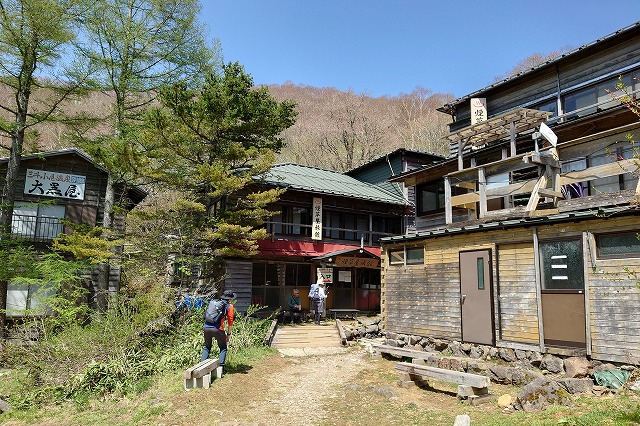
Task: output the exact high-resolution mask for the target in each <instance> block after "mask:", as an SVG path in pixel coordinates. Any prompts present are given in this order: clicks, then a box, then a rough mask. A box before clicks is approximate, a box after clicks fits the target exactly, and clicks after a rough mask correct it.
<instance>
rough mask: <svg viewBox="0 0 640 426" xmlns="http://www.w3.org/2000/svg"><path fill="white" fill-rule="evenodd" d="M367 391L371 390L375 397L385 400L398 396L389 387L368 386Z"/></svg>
mask: <svg viewBox="0 0 640 426" xmlns="http://www.w3.org/2000/svg"><path fill="white" fill-rule="evenodd" d="M369 389H371V390H372V391H373V393H375V394H376V395H380V396H383V397H385V398H387V399H391V398H396V397H397V396H398V394H397V392H395V391H394V390H393V389H391V388H390V387H389V386H369Z"/></svg>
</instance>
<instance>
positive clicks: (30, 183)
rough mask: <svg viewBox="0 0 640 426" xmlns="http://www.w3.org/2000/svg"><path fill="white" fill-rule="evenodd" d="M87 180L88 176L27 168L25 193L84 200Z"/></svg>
mask: <svg viewBox="0 0 640 426" xmlns="http://www.w3.org/2000/svg"><path fill="white" fill-rule="evenodd" d="M86 181H87V177H86V176H78V175H70V174H67V173H58V172H49V171H47V170H34V169H27V175H26V178H25V180H24V193H25V194H30V195H40V196H43V197H55V198H68V199H71V200H84V189H85V184H86Z"/></svg>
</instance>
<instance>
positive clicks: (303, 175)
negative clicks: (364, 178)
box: [256, 163, 407, 205]
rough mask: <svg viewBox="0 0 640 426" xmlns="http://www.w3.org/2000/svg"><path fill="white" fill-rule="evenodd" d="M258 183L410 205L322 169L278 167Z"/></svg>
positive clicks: (380, 190) (259, 179) (374, 186)
mask: <svg viewBox="0 0 640 426" xmlns="http://www.w3.org/2000/svg"><path fill="white" fill-rule="evenodd" d="M256 180H258V181H261V182H263V183H266V184H269V185H274V186H279V187H285V188H291V189H295V190H298V191H307V192H313V193H318V194H329V195H336V196H342V197H350V198H357V199H361V200H370V201H378V202H381V203H390V204H397V205H406V204H407V202H406V201H405V200H404V199H403V198H402V197H401V196H399V195H398V194H393V193H391V192H389V191H386V190H384V189H383V188H381V187H379V186H376V185H372V184H369V183H366V182H361V181H359V180H357V179H355V178H353V177H351V176H347V175H344V174H342V173H338V172H334V171H332V170H324V169H318V168H315V167H308V166H302V165H300V164H293V163H283V164H276V165H274V166H273V167H272V168H271V170H269V171H268V172H267V173H265V174H264V175H262V176H259V177H256Z"/></svg>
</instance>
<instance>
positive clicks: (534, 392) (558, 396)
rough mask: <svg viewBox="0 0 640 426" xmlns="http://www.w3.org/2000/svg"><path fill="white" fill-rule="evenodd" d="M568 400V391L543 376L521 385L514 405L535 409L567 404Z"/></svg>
mask: <svg viewBox="0 0 640 426" xmlns="http://www.w3.org/2000/svg"><path fill="white" fill-rule="evenodd" d="M570 402H571V398H570V397H569V393H567V391H566V390H565V389H564V388H562V387H561V386H560V385H559V384H558V382H556V381H555V380H550V379H544V378H543V379H537V380H535V381H533V382H531V383H529V384H528V385H526V386H525V387H523V388H522V390H521V391H520V393H519V394H518V396H517V397H516V401H515V403H514V406H515V407H516V408H517V409H520V410H524V411H537V410H542V409H544V408H545V407H547V406H549V405H552V404H561V405H567V404H569V403H570Z"/></svg>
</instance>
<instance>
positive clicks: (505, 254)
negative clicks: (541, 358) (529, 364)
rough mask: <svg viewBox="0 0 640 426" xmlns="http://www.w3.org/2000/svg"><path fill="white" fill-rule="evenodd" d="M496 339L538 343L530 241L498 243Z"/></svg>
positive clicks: (534, 277) (532, 256)
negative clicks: (497, 319) (498, 323)
mask: <svg viewBox="0 0 640 426" xmlns="http://www.w3.org/2000/svg"><path fill="white" fill-rule="evenodd" d="M497 252H498V265H497V267H498V271H499V274H498V312H499V314H498V318H499V322H500V326H499V328H500V330H499V332H500V334H499V336H500V339H501V340H508V341H512V342H524V343H533V344H538V343H539V341H540V339H539V330H538V302H537V298H536V271H535V260H534V253H533V243H522V244H501V245H499V246H498V250H497Z"/></svg>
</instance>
